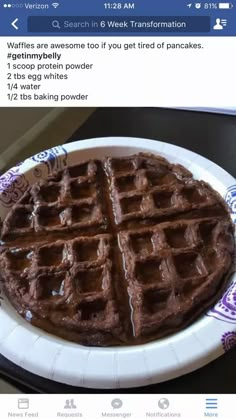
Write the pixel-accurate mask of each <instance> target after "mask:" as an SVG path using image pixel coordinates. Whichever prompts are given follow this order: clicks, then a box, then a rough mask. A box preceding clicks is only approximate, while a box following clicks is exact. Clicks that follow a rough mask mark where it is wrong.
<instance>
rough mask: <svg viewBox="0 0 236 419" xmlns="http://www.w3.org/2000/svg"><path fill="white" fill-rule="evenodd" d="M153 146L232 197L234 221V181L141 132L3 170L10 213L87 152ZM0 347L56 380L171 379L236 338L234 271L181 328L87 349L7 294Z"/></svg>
mask: <svg viewBox="0 0 236 419" xmlns="http://www.w3.org/2000/svg"><path fill="white" fill-rule="evenodd" d="M140 151H147V152H152V153H158V154H161V155H163V156H164V157H166V158H167V159H168V160H169V161H171V162H173V163H174V162H177V163H180V164H183V165H184V166H185V167H187V168H188V169H189V170H190V171H191V172H192V173H193V174H194V176H195V178H197V179H203V180H206V181H207V182H208V183H210V184H211V185H212V186H213V188H215V189H216V190H217V191H218V192H219V193H220V194H221V195H222V196H223V197H224V198H225V199H226V201H227V202H228V204H229V206H230V207H231V210H232V217H233V220H234V222H236V181H235V179H234V178H233V177H232V176H230V175H229V174H228V173H226V172H225V171H224V170H223V169H221V168H220V167H218V166H217V165H216V164H214V163H212V162H211V161H209V160H207V159H205V158H203V157H201V156H199V155H198V154H195V153H192V152H190V151H188V150H185V149H183V148H180V147H176V146H173V145H170V144H166V143H163V142H159V141H151V140H146V139H141V138H117V137H115V138H95V139H91V140H86V141H78V142H74V143H71V144H68V145H65V146H64V145H63V146H58V147H54V148H52V149H50V150H47V151H44V152H42V153H40V154H38V155H36V156H34V157H31V158H30V159H27V160H26V161H24V162H23V163H21V164H19V165H18V166H16V167H14V168H12V169H11V170H9V171H8V172H7V173H5V174H4V175H3V176H1V177H0V217H1V219H4V217H5V216H6V214H7V212H8V211H9V210H10V208H11V207H12V206H13V205H14V203H15V202H16V201H17V200H18V199H19V198H20V197H21V196H22V194H23V193H24V191H25V190H26V189H27V187H28V186H29V185H30V184H32V183H34V182H36V181H38V180H39V179H40V178H46V177H47V176H48V175H49V174H50V173H51V172H52V171H53V170H55V169H62V168H63V167H65V166H66V165H69V166H71V165H73V164H75V163H78V162H80V161H83V160H86V159H89V158H98V159H99V158H102V157H104V156H122V155H123V156H124V155H128V154H133V153H138V152H140ZM1 296H2V297H3V299H2V300H1V307H0V352H1V353H2V354H3V355H4V356H5V357H6V358H8V359H9V360H11V361H13V362H14V363H15V364H17V365H19V366H21V367H22V368H25V369H26V370H28V371H31V372H33V373H35V374H38V375H40V376H42V377H46V378H49V379H51V380H55V381H59V382H61V383H66V384H70V385H74V386H83V387H90V388H99V389H102V388H126V387H138V386H143V385H149V384H154V383H158V382H161V381H166V380H170V379H172V378H175V377H178V376H180V375H183V374H186V373H188V372H190V371H193V370H195V369H197V368H200V367H202V366H203V365H205V364H207V363H209V362H211V361H212V360H214V359H215V358H217V357H219V356H220V355H222V354H223V353H224V352H225V351H227V350H228V349H230V348H231V347H232V346H233V345H234V344H236V274H234V275H233V276H232V277H231V280H230V284H229V287H228V290H227V291H226V293H225V295H224V296H222V299H221V300H220V301H219V302H218V303H217V304H216V305H215V307H214V308H213V309H211V310H210V311H209V312H207V313H206V314H205V315H203V316H202V317H201V318H200V319H199V320H197V321H195V323H194V324H193V325H191V326H189V327H187V328H186V329H185V330H183V331H182V332H179V333H176V334H174V335H172V336H170V337H166V338H164V339H161V340H158V341H156V342H153V343H148V344H145V345H140V346H136V347H127V348H119V347H117V348H115V347H114V348H105V349H104V348H88V347H83V346H81V345H78V344H75V343H71V342H67V341H65V340H63V339H60V338H57V337H55V336H53V335H49V334H47V333H45V332H44V331H42V330H40V329H38V328H35V327H33V326H31V325H30V324H28V323H27V322H26V321H25V320H23V319H22V318H21V317H20V316H19V315H18V314H17V313H16V312H15V310H14V309H13V308H12V307H11V305H10V304H9V303H8V301H7V299H6V298H5V297H4V295H3V293H2V294H1Z"/></svg>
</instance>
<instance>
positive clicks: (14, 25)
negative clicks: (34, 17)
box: [11, 17, 19, 30]
mask: <svg viewBox="0 0 236 419" xmlns="http://www.w3.org/2000/svg"><path fill="white" fill-rule="evenodd" d="M18 20H19V19H18V17H17V18H16V19H15V20H13V22H11V26H13V28H14V29H16V30H18V29H19V28H18V26H16V23H17V22H18Z"/></svg>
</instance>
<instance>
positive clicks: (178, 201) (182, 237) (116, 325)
mask: <svg viewBox="0 0 236 419" xmlns="http://www.w3.org/2000/svg"><path fill="white" fill-rule="evenodd" d="M233 253H234V227H233V224H232V222H231V218H230V214H229V211H228V208H227V206H226V204H225V202H224V201H223V199H222V198H221V197H220V195H219V194H218V193H217V192H216V191H214V190H213V189H212V188H211V187H210V186H209V185H208V184H207V183H205V182H203V181H198V180H195V179H193V177H192V174H191V173H190V172H189V171H188V170H187V169H185V168H184V167H183V166H180V165H173V164H170V163H169V162H168V161H167V160H165V159H164V158H162V157H160V156H153V155H149V154H139V155H134V156H128V157H120V158H110V157H108V158H105V159H104V160H103V161H98V160H90V161H87V162H82V163H80V164H78V165H76V166H73V167H68V168H65V169H64V170H63V171H60V172H57V173H54V174H53V175H52V176H50V177H49V178H48V179H46V180H44V181H40V182H38V183H36V184H34V185H33V186H31V187H30V188H29V189H28V190H27V191H26V193H25V194H24V196H23V197H22V198H21V199H20V200H19V201H18V203H17V204H16V205H15V206H14V207H13V208H12V210H11V211H10V212H9V214H8V215H7V217H6V219H5V221H4V222H3V225H2V228H1V252H0V266H1V277H2V280H3V286H4V290H5V293H6V295H7V296H8V298H9V300H10V301H11V303H12V304H13V305H14V306H15V308H16V309H17V311H18V312H19V313H20V314H21V315H22V316H23V317H24V318H25V319H26V320H27V321H30V322H31V323H32V324H34V325H36V326H38V327H40V328H42V329H45V330H47V331H49V332H51V333H54V334H56V335H59V336H61V337H63V338H66V339H69V340H73V341H76V342H79V343H81V344H85V345H95V346H111V345H132V344H139V343H145V342H148V341H152V340H154V339H157V338H159V337H162V336H165V335H168V334H170V333H173V332H177V331H178V330H181V329H182V328H184V327H185V326H187V325H188V324H190V323H191V322H192V321H193V320H194V319H195V318H196V317H197V316H199V315H200V314H202V313H203V312H204V311H205V310H206V309H207V308H209V307H210V306H211V305H212V304H213V303H214V302H215V301H216V300H217V299H218V298H219V296H220V294H221V293H222V291H223V289H224V287H225V284H226V281H227V279H228V277H229V275H230V273H231V271H232V265H233Z"/></svg>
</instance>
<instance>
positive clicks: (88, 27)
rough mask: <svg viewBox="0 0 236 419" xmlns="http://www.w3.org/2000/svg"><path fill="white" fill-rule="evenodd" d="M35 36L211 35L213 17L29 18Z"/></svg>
mask: <svg viewBox="0 0 236 419" xmlns="http://www.w3.org/2000/svg"><path fill="white" fill-rule="evenodd" d="M28 32H34V33H42V32H43V33H54V34H56V33H62V32H65V33H70V32H73V33H79V34H88V33H92V34H98V35H99V34H104V33H111V34H115V33H119V34H123V33H158V32H161V33H163V32H186V33H189V32H190V33H191V32H192V33H194V32H195V33H206V32H210V16H133V17H130V16H123V17H122V16H119V17H114V16H111V17H108V16H100V17H97V16H94V17H93V16H29V17H28Z"/></svg>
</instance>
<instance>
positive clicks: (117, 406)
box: [111, 399, 123, 409]
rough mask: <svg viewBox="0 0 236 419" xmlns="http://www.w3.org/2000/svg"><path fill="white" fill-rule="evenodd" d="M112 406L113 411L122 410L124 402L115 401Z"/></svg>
mask: <svg viewBox="0 0 236 419" xmlns="http://www.w3.org/2000/svg"><path fill="white" fill-rule="evenodd" d="M111 405H112V407H113V409H120V408H121V407H122V406H123V402H122V400H121V399H113V400H112V401H111Z"/></svg>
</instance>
